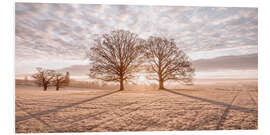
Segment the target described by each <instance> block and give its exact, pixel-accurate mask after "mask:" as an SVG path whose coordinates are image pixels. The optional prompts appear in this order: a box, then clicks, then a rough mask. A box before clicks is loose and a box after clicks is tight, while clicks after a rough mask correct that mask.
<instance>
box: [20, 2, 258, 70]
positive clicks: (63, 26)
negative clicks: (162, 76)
mask: <svg viewBox="0 0 270 135" xmlns="http://www.w3.org/2000/svg"><path fill="white" fill-rule="evenodd" d="M257 12H258V11H257V8H222V7H216V8H215V7H178V6H135V5H93V4H92V5H90V4H46V3H42V4H41V3H40V4H36V3H16V5H15V15H16V16H15V19H16V22H15V34H16V37H15V43H16V49H15V51H16V52H15V54H16V72H17V71H19V70H21V69H25V70H26V68H25V67H29V68H30V67H31V68H32V67H35V66H39V65H42V64H43V63H42V61H46V60H48V59H49V60H52V59H55V61H65V64H66V67H67V66H70V65H74V63H69V62H72V61H83V60H84V55H85V48H87V47H89V46H91V43H92V39H93V38H94V37H95V36H94V35H95V34H102V33H107V32H109V31H111V30H115V29H125V30H130V31H132V32H135V33H137V34H138V35H140V37H142V38H147V37H148V36H151V35H156V36H166V37H168V38H174V39H175V41H176V42H177V44H178V46H179V47H180V48H181V49H183V50H184V51H186V52H187V53H188V54H191V57H193V56H194V55H193V54H199V53H201V52H207V51H213V50H224V51H222V53H220V55H222V56H226V55H238V52H239V51H234V52H230V49H228V48H241V49H246V50H247V51H245V50H243V54H244V52H246V53H250V52H256V51H257V44H258V41H257V40H258V30H257V29H258V26H257V25H258V22H257V19H258V13H257ZM250 46H252V47H250ZM217 53H219V52H217ZM232 53H234V54H232ZM220 55H215V54H214V53H212V57H218V56H220ZM197 56H199V55H197ZM204 56H206V55H201V56H200V57H202V58H203V57H204ZM207 57H208V58H212V57H210V56H207ZM46 62H48V63H50V61H46ZM29 63H30V64H29ZM82 63H83V62H82ZM30 65H31V66H30ZM43 65H44V64H43ZM63 66H64V65H61V66H57V65H55V66H53V68H62V67H63ZM27 70H33V69H27Z"/></svg>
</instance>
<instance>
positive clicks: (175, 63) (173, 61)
mask: <svg viewBox="0 0 270 135" xmlns="http://www.w3.org/2000/svg"><path fill="white" fill-rule="evenodd" d="M144 54H145V57H146V61H147V62H146V64H148V65H147V67H149V68H148V69H147V71H149V72H150V73H154V75H153V76H148V78H150V79H152V80H157V81H158V82H159V89H164V82H166V81H169V80H173V81H180V82H182V83H185V84H190V83H192V77H193V73H194V71H195V69H194V68H193V67H192V63H191V61H190V59H189V57H188V56H187V55H186V54H185V53H184V52H183V51H182V50H180V49H179V48H177V46H176V43H175V41H174V40H173V39H171V40H168V39H166V38H161V37H149V38H148V40H147V41H146V44H145V53H144Z"/></svg>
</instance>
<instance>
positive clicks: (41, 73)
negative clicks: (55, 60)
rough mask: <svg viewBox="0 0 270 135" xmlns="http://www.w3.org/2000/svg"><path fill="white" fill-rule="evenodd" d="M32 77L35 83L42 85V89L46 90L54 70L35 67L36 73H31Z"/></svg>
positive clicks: (50, 82)
mask: <svg viewBox="0 0 270 135" xmlns="http://www.w3.org/2000/svg"><path fill="white" fill-rule="evenodd" d="M32 77H33V78H34V79H35V83H37V84H38V86H40V87H43V90H44V91H46V90H47V88H48V87H49V86H51V85H52V82H53V79H54V77H55V70H49V69H42V68H37V73H35V74H33V75H32Z"/></svg>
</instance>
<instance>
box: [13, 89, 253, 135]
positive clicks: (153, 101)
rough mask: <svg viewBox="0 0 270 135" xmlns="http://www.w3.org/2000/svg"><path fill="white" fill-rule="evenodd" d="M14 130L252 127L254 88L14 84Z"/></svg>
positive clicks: (169, 129)
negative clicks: (55, 87) (99, 87)
mask: <svg viewBox="0 0 270 135" xmlns="http://www.w3.org/2000/svg"><path fill="white" fill-rule="evenodd" d="M15 95H16V102H15V103H16V113H15V115H16V132H17V133H30V132H105V131H164V130H166V131H172V130H219V129H257V128H258V115H257V114H258V112H257V111H258V108H257V101H258V99H257V97H258V95H257V88H256V87H255V88H243V87H242V88H237V89H236V88H234V89H229V88H228V89H226V88H223V89H209V90H205V89H204V90H200V89H190V90H187V89H186V90H180V89H179V90H175V89H174V90H172V89H171V90H125V91H116V90H90V89H89V90H87V89H80V88H76V89H72V88H65V89H64V90H60V91H55V90H53V89H49V90H48V91H42V90H41V89H40V88H38V87H31V86H21V85H19V86H16V91H15Z"/></svg>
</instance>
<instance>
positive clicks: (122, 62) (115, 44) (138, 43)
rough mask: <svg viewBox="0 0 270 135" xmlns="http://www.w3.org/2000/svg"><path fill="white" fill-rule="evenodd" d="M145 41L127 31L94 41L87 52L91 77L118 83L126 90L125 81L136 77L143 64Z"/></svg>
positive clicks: (105, 35) (112, 33) (106, 35)
mask: <svg viewBox="0 0 270 135" xmlns="http://www.w3.org/2000/svg"><path fill="white" fill-rule="evenodd" d="M142 42H143V40H142V39H140V38H138V35H137V34H134V33H132V32H129V31H125V30H116V31H111V32H110V33H108V34H103V35H102V36H100V37H99V38H97V39H95V40H94V44H93V46H92V47H91V48H90V51H88V52H87V57H88V58H89V60H90V62H91V63H90V64H91V67H90V74H89V76H90V77H92V78H96V79H101V80H103V81H116V82H119V84H120V90H124V81H127V80H129V79H131V78H133V77H134V74H133V73H134V72H136V71H137V70H138V67H139V65H140V63H141V59H140V58H141V56H142V55H141V54H142V53H141V52H142V48H143V44H142Z"/></svg>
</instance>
